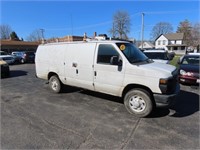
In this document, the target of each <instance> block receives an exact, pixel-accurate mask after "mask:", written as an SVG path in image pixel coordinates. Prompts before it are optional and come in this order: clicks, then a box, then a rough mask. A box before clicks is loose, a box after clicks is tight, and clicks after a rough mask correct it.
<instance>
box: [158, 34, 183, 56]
mask: <svg viewBox="0 0 200 150" xmlns="http://www.w3.org/2000/svg"><path fill="white" fill-rule="evenodd" d="M155 48H156V49H165V50H169V51H175V52H176V51H177V52H181V51H182V52H183V53H184V52H185V50H186V48H187V45H186V44H184V34H183V33H170V34H161V35H160V36H159V37H158V38H157V39H156V40H155Z"/></svg>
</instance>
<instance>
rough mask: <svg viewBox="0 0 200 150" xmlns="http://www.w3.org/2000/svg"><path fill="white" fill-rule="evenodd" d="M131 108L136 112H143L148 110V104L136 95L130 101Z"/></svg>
mask: <svg viewBox="0 0 200 150" xmlns="http://www.w3.org/2000/svg"><path fill="white" fill-rule="evenodd" d="M129 106H130V108H131V109H132V110H133V111H135V112H142V111H144V109H145V108H146V103H145V101H144V99H143V98H142V97H140V96H138V95H134V96H132V97H131V98H130V99H129Z"/></svg>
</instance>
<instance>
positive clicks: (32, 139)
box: [1, 64, 200, 149]
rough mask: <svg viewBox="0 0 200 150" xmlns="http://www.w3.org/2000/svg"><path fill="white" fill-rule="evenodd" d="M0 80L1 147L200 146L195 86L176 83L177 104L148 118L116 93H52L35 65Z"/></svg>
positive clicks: (17, 68) (69, 89)
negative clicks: (138, 114) (139, 115)
mask: <svg viewBox="0 0 200 150" xmlns="http://www.w3.org/2000/svg"><path fill="white" fill-rule="evenodd" d="M10 69H11V77H10V78H5V79H2V80H1V148H2V149H200V146H199V88H198V87H189V86H181V92H180V95H179V97H178V100H177V103H176V105H175V106H174V107H173V108H171V109H157V110H156V111H155V112H154V113H153V114H152V115H151V116H149V117H148V118H137V117H134V116H132V115H131V114H129V113H128V112H127V111H126V109H125V107H124V105H123V102H122V99H121V98H118V97H113V96H108V95H104V94H100V93H95V92H91V91H87V90H81V89H77V88H72V87H67V86H66V87H65V89H64V92H63V93H61V94H53V93H51V92H50V90H49V89H48V85H47V84H45V81H44V80H41V79H37V78H36V77H35V65H34V64H23V65H13V66H11V67H10Z"/></svg>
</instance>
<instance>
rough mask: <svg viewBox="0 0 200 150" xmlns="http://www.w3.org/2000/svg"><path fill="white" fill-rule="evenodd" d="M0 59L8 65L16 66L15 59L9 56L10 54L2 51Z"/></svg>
mask: <svg viewBox="0 0 200 150" xmlns="http://www.w3.org/2000/svg"><path fill="white" fill-rule="evenodd" d="M0 58H1V59H2V60H4V61H5V62H7V63H8V64H14V62H15V59H14V57H13V56H12V55H8V53H6V52H4V51H0Z"/></svg>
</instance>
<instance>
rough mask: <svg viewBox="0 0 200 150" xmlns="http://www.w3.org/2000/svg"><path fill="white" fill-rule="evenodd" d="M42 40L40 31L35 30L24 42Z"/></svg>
mask: <svg viewBox="0 0 200 150" xmlns="http://www.w3.org/2000/svg"><path fill="white" fill-rule="evenodd" d="M42 38H43V35H42V32H41V30H40V29H36V30H34V31H33V32H32V33H31V34H30V35H29V36H28V37H27V38H26V40H27V41H32V42H33V41H34V42H36V41H37V42H38V41H41V40H42Z"/></svg>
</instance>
